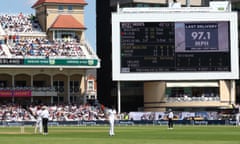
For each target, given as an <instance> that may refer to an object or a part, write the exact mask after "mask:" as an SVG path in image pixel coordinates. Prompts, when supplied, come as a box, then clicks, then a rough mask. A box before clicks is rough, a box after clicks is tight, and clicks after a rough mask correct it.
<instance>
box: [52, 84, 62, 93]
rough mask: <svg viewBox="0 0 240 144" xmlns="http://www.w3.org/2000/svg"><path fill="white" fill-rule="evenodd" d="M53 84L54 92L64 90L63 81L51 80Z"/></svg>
mask: <svg viewBox="0 0 240 144" xmlns="http://www.w3.org/2000/svg"><path fill="white" fill-rule="evenodd" d="M53 86H54V88H55V91H56V92H60V93H63V92H64V82H63V81H53Z"/></svg>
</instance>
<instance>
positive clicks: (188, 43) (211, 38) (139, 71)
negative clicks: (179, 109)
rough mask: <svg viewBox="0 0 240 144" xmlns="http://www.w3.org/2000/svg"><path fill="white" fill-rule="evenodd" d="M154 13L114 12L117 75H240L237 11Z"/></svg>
mask: <svg viewBox="0 0 240 144" xmlns="http://www.w3.org/2000/svg"><path fill="white" fill-rule="evenodd" d="M144 15H145V16H146V17H145V16H144ZM150 15H151V14H148V15H147V14H142V13H140V14H137V13H134V14H132V15H131V14H129V13H128V14H127V16H125V14H124V13H117V14H113V15H112V16H113V21H112V22H113V26H112V29H113V34H112V36H113V39H112V41H113V45H112V51H113V79H114V80H194V79H199V80H204V79H236V78H237V77H238V50H237V49H238V42H237V34H236V33H237V22H235V19H237V18H236V15H235V14H234V13H230V12H229V13H228V14H226V13H196V14H195V15H194V14H189V13H174V14H173V13H170V14H169V13H165V14H162V15H155V14H152V15H151V16H150ZM193 15H194V16H195V17H196V16H198V18H199V19H197V18H195V17H194V16H193ZM236 68H237V69H236ZM206 75H207V76H206Z"/></svg>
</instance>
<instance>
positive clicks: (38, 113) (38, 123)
mask: <svg viewBox="0 0 240 144" xmlns="http://www.w3.org/2000/svg"><path fill="white" fill-rule="evenodd" d="M41 113H42V110H41V108H40V107H38V108H37V111H36V117H37V121H36V125H35V133H37V130H39V133H42V117H41Z"/></svg>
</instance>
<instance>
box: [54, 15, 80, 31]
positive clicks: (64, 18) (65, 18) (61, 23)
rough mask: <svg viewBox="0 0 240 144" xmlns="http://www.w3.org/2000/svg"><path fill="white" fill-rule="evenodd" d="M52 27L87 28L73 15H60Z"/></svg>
mask: <svg viewBox="0 0 240 144" xmlns="http://www.w3.org/2000/svg"><path fill="white" fill-rule="evenodd" d="M50 28H54V29H85V27H84V25H83V24H82V23H80V22H79V21H77V20H76V19H75V18H74V17H73V16H71V15H59V16H58V17H57V19H56V20H55V22H54V23H53V24H52V26H51V27H50Z"/></svg>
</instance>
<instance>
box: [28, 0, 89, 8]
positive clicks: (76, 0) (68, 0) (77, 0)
mask: <svg viewBox="0 0 240 144" xmlns="http://www.w3.org/2000/svg"><path fill="white" fill-rule="evenodd" d="M43 3H59V4H83V5H86V4H87V3H86V2H85V0H38V1H37V2H36V3H35V4H34V5H33V6H32V8H34V7H36V6H39V5H41V4H43Z"/></svg>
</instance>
